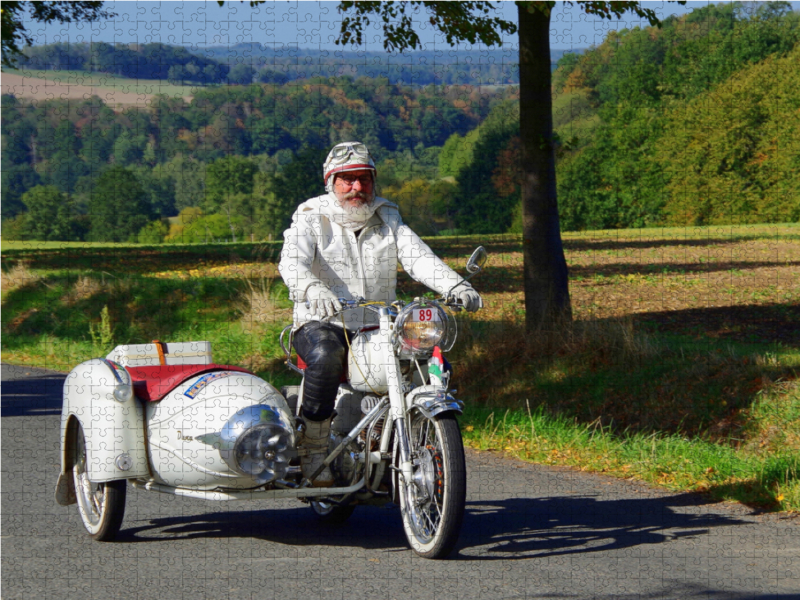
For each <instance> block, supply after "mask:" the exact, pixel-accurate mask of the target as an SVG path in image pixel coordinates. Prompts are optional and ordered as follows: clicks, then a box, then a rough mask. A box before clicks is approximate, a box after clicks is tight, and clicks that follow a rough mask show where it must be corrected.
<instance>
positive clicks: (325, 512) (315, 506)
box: [310, 500, 356, 525]
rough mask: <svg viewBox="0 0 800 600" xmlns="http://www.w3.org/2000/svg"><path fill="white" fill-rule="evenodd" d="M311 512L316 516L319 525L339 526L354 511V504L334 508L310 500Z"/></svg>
mask: <svg viewBox="0 0 800 600" xmlns="http://www.w3.org/2000/svg"><path fill="white" fill-rule="evenodd" d="M310 503H311V510H313V511H314V514H315V515H317V518H318V519H319V520H320V522H321V523H325V524H326V525H339V524H341V523H344V522H345V521H347V519H349V518H350V515H352V514H353V511H354V510H355V509H356V505H355V504H348V505H347V506H336V505H335V504H331V503H328V502H325V501H322V500H311V502H310Z"/></svg>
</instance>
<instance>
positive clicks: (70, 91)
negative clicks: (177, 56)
mask: <svg viewBox="0 0 800 600" xmlns="http://www.w3.org/2000/svg"><path fill="white" fill-rule="evenodd" d="M196 90H197V88H196V87H192V86H188V85H175V84H172V83H169V82H166V81H161V80H158V79H151V80H148V79H126V78H122V77H117V76H114V75H110V74H108V73H92V72H89V71H66V70H65V71H45V70H36V69H5V70H3V93H4V94H13V95H14V96H16V97H17V98H28V99H31V100H59V99H64V100H67V99H72V100H84V99H86V98H89V97H91V96H99V97H100V98H102V99H103V100H104V101H105V102H106V103H107V104H108V105H109V106H111V107H112V108H127V107H129V106H142V107H145V106H147V105H148V103H149V101H150V100H151V99H152V98H153V97H154V96H155V95H156V94H166V95H167V96H169V97H171V98H177V97H182V98H184V99H185V100H186V101H187V102H189V101H190V100H191V99H192V96H193V95H194V93H195V91H196Z"/></svg>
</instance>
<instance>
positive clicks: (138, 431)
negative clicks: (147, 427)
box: [56, 358, 149, 503]
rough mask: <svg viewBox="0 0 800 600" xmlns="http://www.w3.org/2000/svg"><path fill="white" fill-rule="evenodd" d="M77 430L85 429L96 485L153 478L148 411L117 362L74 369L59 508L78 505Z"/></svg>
mask: <svg viewBox="0 0 800 600" xmlns="http://www.w3.org/2000/svg"><path fill="white" fill-rule="evenodd" d="M126 386H127V387H126ZM115 392H116V393H115ZM78 425H80V427H81V428H82V429H83V435H84V440H85V443H86V470H87V473H88V476H89V479H90V480H91V481H93V482H96V483H102V482H105V481H114V480H117V479H131V478H135V477H144V476H148V475H149V470H148V467H147V448H146V445H145V438H144V409H143V407H142V404H141V402H140V401H139V400H137V399H136V397H135V396H134V395H133V389H132V386H131V380H130V375H128V372H127V371H125V369H124V368H122V367H120V366H119V365H118V364H116V363H114V362H111V361H109V360H106V359H102V358H93V359H92V360H88V361H86V362H83V363H81V364H80V365H78V366H77V367H75V368H74V369H73V370H72V371H71V372H70V374H69V375H68V376H67V378H66V380H65V381H64V404H63V407H62V410H61V474H60V476H59V483H58V484H57V486H56V499H57V500H58V501H59V503H61V502H67V503H71V502H70V500H72V499H74V498H73V497H74V490H72V473H71V471H72V467H73V466H74V464H75V455H76V451H75V443H76V436H77V433H78V431H79V428H78Z"/></svg>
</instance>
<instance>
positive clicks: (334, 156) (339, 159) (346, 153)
mask: <svg viewBox="0 0 800 600" xmlns="http://www.w3.org/2000/svg"><path fill="white" fill-rule="evenodd" d="M353 154H355V155H356V156H360V157H362V158H369V150H367V147H366V146H365V145H364V144H352V143H345V144H339V145H338V146H334V147H333V149H332V150H331V153H330V156H329V157H328V161H329V163H331V164H335V165H339V164H342V163H344V162H346V161H347V160H348V159H349V158H350V156H351V155H353Z"/></svg>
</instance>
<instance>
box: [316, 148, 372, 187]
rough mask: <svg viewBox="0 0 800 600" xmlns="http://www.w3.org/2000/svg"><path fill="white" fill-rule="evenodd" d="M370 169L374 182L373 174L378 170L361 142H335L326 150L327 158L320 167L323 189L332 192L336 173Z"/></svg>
mask: <svg viewBox="0 0 800 600" xmlns="http://www.w3.org/2000/svg"><path fill="white" fill-rule="evenodd" d="M364 169H367V170H370V171H372V181H373V183H374V182H375V175H377V173H378V170H377V169H376V168H375V161H374V160H372V156H370V153H369V150H368V149H367V147H366V146H365V145H364V144H362V143H361V142H342V143H341V144H336V145H335V146H334V147H333V148H331V151H330V152H328V158H326V159H325V164H324V165H323V167H322V178H323V180H324V181H325V190H326V191H327V192H328V193H332V192H333V179H334V178H333V177H332V175H335V174H337V173H344V172H346V171H361V170H364Z"/></svg>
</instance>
